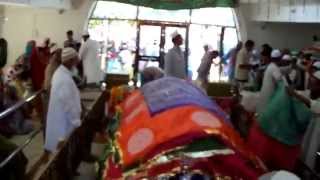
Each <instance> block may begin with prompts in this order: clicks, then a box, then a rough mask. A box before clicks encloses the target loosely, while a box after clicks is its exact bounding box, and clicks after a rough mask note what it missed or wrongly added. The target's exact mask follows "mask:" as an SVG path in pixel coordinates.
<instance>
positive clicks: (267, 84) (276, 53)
mask: <svg viewBox="0 0 320 180" xmlns="http://www.w3.org/2000/svg"><path fill="white" fill-rule="evenodd" d="M281 56H282V54H281V52H280V50H278V49H275V50H273V51H272V53H271V60H270V62H269V65H268V67H267V69H266V71H265V72H264V76H263V81H262V87H261V91H260V95H259V101H258V104H257V112H261V111H263V110H264V108H265V107H266V105H267V103H268V101H269V99H270V97H271V96H272V94H273V92H274V90H275V88H276V85H277V82H278V81H280V80H282V74H281V71H280V68H279V66H278V64H279V63H280V61H281Z"/></svg>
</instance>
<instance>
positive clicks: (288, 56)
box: [282, 54, 292, 61]
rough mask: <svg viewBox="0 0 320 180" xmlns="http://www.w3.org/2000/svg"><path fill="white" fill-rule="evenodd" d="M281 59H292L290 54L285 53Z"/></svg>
mask: <svg viewBox="0 0 320 180" xmlns="http://www.w3.org/2000/svg"><path fill="white" fill-rule="evenodd" d="M282 60H286V61H291V60H292V58H291V56H290V55H288V54H285V55H284V56H283V57H282Z"/></svg>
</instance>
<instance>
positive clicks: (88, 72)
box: [79, 32, 102, 84]
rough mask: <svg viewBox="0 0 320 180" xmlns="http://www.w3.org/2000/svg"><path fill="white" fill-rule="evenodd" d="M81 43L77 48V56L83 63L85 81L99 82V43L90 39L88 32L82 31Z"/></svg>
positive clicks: (90, 82)
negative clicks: (78, 48)
mask: <svg viewBox="0 0 320 180" xmlns="http://www.w3.org/2000/svg"><path fill="white" fill-rule="evenodd" d="M82 38H83V43H82V45H81V48H80V50H79V57H80V60H81V61H82V64H83V72H84V76H85V78H86V79H87V83H89V84H96V83H99V81H100V78H101V73H102V72H101V69H100V59H99V43H98V42H97V41H94V40H91V39H90V35H89V32H85V33H83V36H82Z"/></svg>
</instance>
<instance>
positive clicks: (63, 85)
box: [45, 65, 81, 152]
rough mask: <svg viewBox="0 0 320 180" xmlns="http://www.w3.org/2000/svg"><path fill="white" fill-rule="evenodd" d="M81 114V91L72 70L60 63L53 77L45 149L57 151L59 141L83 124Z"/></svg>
mask: <svg viewBox="0 0 320 180" xmlns="http://www.w3.org/2000/svg"><path fill="white" fill-rule="evenodd" d="M80 116H81V103H80V92H79V90H78V88H77V86H76V84H75V83H74V81H73V79H72V74H71V72H70V71H69V70H68V69H67V68H66V67H65V66H63V65H60V66H59V68H58V69H57V70H56V71H55V73H54V75H53V77H52V84H51V91H50V101H49V108H48V114H47V127H46V139H45V149H46V150H48V151H50V152H54V151H56V149H57V145H58V143H59V141H61V140H65V139H66V138H68V136H69V135H70V134H71V133H72V132H73V130H74V129H75V128H77V127H79V126H80V125H81V121H80Z"/></svg>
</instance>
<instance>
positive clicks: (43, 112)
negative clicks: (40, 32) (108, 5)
mask: <svg viewBox="0 0 320 180" xmlns="http://www.w3.org/2000/svg"><path fill="white" fill-rule="evenodd" d="M98 50H99V47H98V43H97V42H96V41H94V40H91V39H90V35H89V33H88V32H85V33H83V42H82V44H81V43H79V42H77V41H76V40H74V38H73V31H68V32H67V40H66V41H65V42H64V47H63V48H59V47H58V45H57V44H56V43H52V42H51V40H50V38H46V39H45V40H44V42H43V44H42V45H40V46H38V45H37V43H36V41H34V40H31V41H29V42H28V43H27V45H26V49H25V52H24V53H23V54H22V55H21V56H19V58H18V59H17V60H16V61H15V62H14V63H13V64H12V65H10V66H7V67H5V65H6V61H7V42H6V40H4V39H0V66H1V67H0V68H1V78H0V79H1V81H0V108H1V109H0V111H5V110H6V109H8V108H10V107H12V106H13V105H15V104H17V103H18V102H20V101H23V100H25V99H26V98H28V97H30V96H31V95H33V94H34V93H36V92H38V91H41V92H43V93H42V96H37V97H36V99H35V100H34V101H33V103H32V104H26V105H24V106H23V107H22V108H19V109H17V110H15V111H14V112H13V113H11V114H10V115H9V116H8V117H5V118H2V119H0V140H1V143H0V157H1V159H0V161H2V160H4V159H5V158H7V157H8V156H9V154H10V153H11V152H13V151H14V150H15V149H16V148H17V147H16V145H14V144H12V143H11V142H9V141H8V140H7V139H6V138H10V137H11V136H13V135H17V134H20V135H23V134H28V133H30V132H31V131H33V130H34V128H35V127H34V125H35V122H36V121H37V120H38V122H41V121H42V123H41V124H42V126H43V128H44V136H45V145H44V149H45V152H46V153H45V154H44V155H45V156H44V157H46V158H47V157H48V155H49V154H50V153H54V152H56V150H57V149H58V146H59V144H62V143H63V141H64V140H66V138H67V137H68V136H69V135H70V134H71V133H72V132H73V130H74V129H75V128H77V127H79V126H80V125H81V121H80V116H81V103H80V91H79V86H81V85H82V84H81V83H83V82H85V83H88V84H90V83H99V80H100V79H99V78H100V76H98V77H97V74H99V57H98V55H99V54H98ZM78 51H79V53H78ZM80 60H81V61H80ZM80 62H81V63H80ZM8 144H11V145H10V146H8ZM2 146H4V147H2ZM9 147H12V148H11V149H10V148H9ZM17 157H18V158H17V160H16V161H15V160H14V162H13V163H11V164H12V166H11V165H8V166H7V167H6V168H8V169H10V168H14V167H18V165H19V167H21V168H20V170H21V172H20V171H19V173H17V174H20V175H21V177H23V173H24V172H23V171H24V170H25V166H26V164H27V159H26V158H25V157H24V155H23V154H21V156H17ZM23 167H24V168H23ZM8 172H13V171H8ZM2 173H3V172H1V174H2ZM7 175H8V178H9V177H10V178H13V179H19V177H16V178H14V176H15V175H14V174H7Z"/></svg>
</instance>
